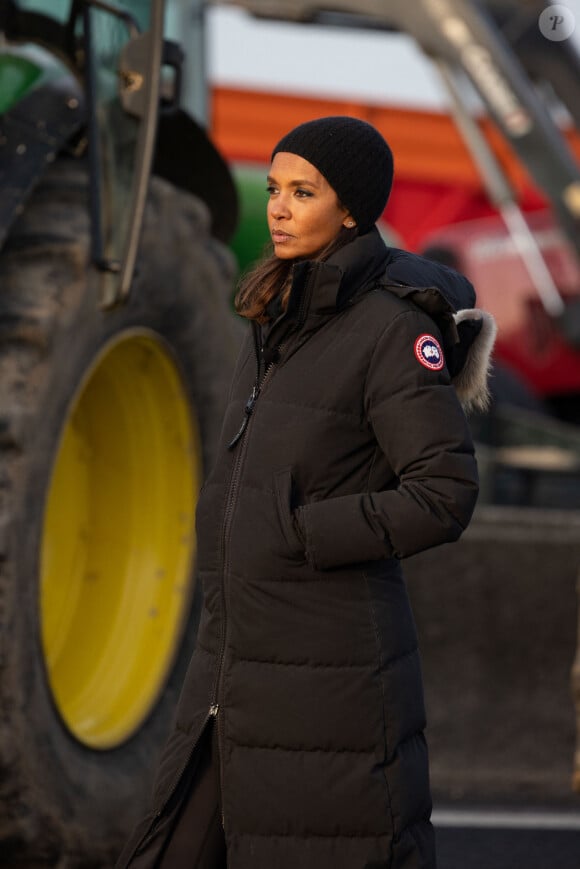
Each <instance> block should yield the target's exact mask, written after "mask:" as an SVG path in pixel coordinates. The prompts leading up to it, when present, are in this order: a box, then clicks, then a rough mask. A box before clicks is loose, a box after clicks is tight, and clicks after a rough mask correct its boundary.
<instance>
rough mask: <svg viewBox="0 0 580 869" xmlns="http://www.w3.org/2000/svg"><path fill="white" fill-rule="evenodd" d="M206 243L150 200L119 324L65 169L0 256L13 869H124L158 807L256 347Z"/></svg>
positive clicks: (8, 853) (1, 565)
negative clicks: (227, 424) (219, 490)
mask: <svg viewBox="0 0 580 869" xmlns="http://www.w3.org/2000/svg"><path fill="white" fill-rule="evenodd" d="M208 225H209V217H208V213H207V210H206V209H205V206H204V205H203V204H202V203H200V202H199V201H198V200H196V199H194V198H193V197H191V196H190V195H189V194H184V193H180V192H179V191H177V190H176V189H175V188H173V187H172V186H171V185H169V184H168V183H166V182H162V181H159V180H157V179H153V183H152V189H151V195H150V199H149V203H148V209H147V215H146V220H145V227H144V233H143V239H142V245H141V254H140V258H139V261H138V270H137V275H136V278H135V280H134V284H133V288H132V293H131V297H130V299H129V301H128V303H127V304H125V305H123V306H120V307H118V308H115V309H112V310H109V311H105V310H102V309H100V308H99V295H98V275H97V273H96V272H95V270H94V269H93V268H92V267H91V266H90V263H89V246H90V226H89V217H88V211H87V176H86V171H85V168H84V166H83V164H82V163H80V162H79V161H76V160H72V159H63V160H59V161H57V163H56V164H55V166H54V167H53V169H52V170H51V171H50V173H48V174H47V176H46V179H45V180H44V181H43V182H42V184H41V185H40V186H39V187H38V189H37V191H36V192H35V194H34V196H33V198H32V199H31V201H30V202H29V204H28V205H27V207H26V211H25V213H24V214H23V215H22V216H21V217H20V218H19V220H18V223H17V224H16V225H15V227H14V229H13V231H12V233H11V236H10V239H9V241H8V243H7V245H6V246H5V248H4V250H3V251H2V254H1V255H0V644H1V645H0V864H1V865H2V866H3V867H26V869H35V867H41V866H42V867H44V866H47V867H48V866H50V867H61V869H64V867H66V869H75V867H79V869H80V867H82V869H90V867H101V866H103V867H104V866H107V867H110V866H111V865H112V863H113V861H114V857H115V854H116V853H117V852H118V850H119V849H120V848H121V846H122V844H123V842H124V840H125V839H126V837H127V836H128V835H129V833H130V832H131V828H132V825H133V824H134V822H135V820H136V819H137V818H138V816H139V814H140V812H141V811H142V810H143V807H144V805H145V803H146V801H147V797H148V793H149V791H150V788H151V784H152V778H153V775H154V772H155V765H156V758H157V756H158V753H159V751H160V749H161V747H162V744H163V742H164V740H165V738H166V735H167V733H168V729H169V726H170V721H171V716H172V712H173V709H174V706H175V702H176V698H177V694H178V691H179V687H180V684H181V681H182V678H183V674H184V669H185V666H186V663H187V660H188V657H189V655H190V653H191V649H192V647H193V645H194V642H195V633H196V626H197V619H198V616H199V613H198V611H199V604H198V597H199V595H198V594H196V593H195V580H194V577H195V532H194V511H195V504H196V499H197V493H198V489H199V486H200V483H201V481H202V478H203V475H204V472H205V469H206V468H207V467H208V465H209V464H210V463H211V461H212V449H213V445H214V444H215V442H216V439H217V435H218V431H219V426H220V423H221V414H222V410H223V402H224V399H225V394H226V392H227V384H228V381H229V376H230V374H231V368H232V365H233V361H234V357H235V354H236V352H237V344H238V338H237V332H236V329H235V326H234V324H233V322H232V321H233V317H232V314H231V310H230V306H229V302H228V298H229V291H230V290H231V282H232V277H233V258H232V257H231V256H230V254H229V252H228V251H227V249H226V248H225V247H224V246H223V245H222V244H221V243H218V242H216V241H215V240H214V239H212V238H211V236H210V232H209V229H208Z"/></svg>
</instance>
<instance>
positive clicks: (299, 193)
mask: <svg viewBox="0 0 580 869" xmlns="http://www.w3.org/2000/svg"><path fill="white" fill-rule="evenodd" d="M296 196H299V197H300V198H301V199H302V198H304V197H306V196H312V192H311V191H310V190H303V189H302V188H301V187H298V188H297V189H296Z"/></svg>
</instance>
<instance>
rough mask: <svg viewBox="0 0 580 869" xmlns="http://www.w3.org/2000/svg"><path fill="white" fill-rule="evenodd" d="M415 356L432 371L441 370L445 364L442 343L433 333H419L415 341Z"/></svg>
mask: <svg viewBox="0 0 580 869" xmlns="http://www.w3.org/2000/svg"><path fill="white" fill-rule="evenodd" d="M415 356H416V357H417V359H418V360H419V362H420V363H421V365H423V366H424V368H429V369H430V370H431V371H440V370H441V369H442V368H443V366H444V365H445V359H444V357H443V351H442V350H441V345H440V344H439V341H438V340H437V339H436V338H434V337H433V335H419V337H418V338H417V340H416V341H415Z"/></svg>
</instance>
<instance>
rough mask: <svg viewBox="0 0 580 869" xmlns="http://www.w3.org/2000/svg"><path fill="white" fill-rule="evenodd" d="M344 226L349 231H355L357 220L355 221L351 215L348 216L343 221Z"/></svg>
mask: <svg viewBox="0 0 580 869" xmlns="http://www.w3.org/2000/svg"><path fill="white" fill-rule="evenodd" d="M342 225H343V226H346V228H347V229H354V227H355V226H356V220H355V219H354V217H351V215H350V214H347V215H346V217H345V218H344V220H343V221H342Z"/></svg>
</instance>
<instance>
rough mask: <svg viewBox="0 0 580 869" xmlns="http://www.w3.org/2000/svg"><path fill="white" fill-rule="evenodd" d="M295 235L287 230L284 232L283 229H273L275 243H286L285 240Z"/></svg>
mask: <svg viewBox="0 0 580 869" xmlns="http://www.w3.org/2000/svg"><path fill="white" fill-rule="evenodd" d="M292 237H293V236H291V235H289V234H288V233H287V232H283V231H282V230H281V229H273V230H272V241H273V242H274V244H284V242H285V241H289V240H290V239H291V238H292Z"/></svg>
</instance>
